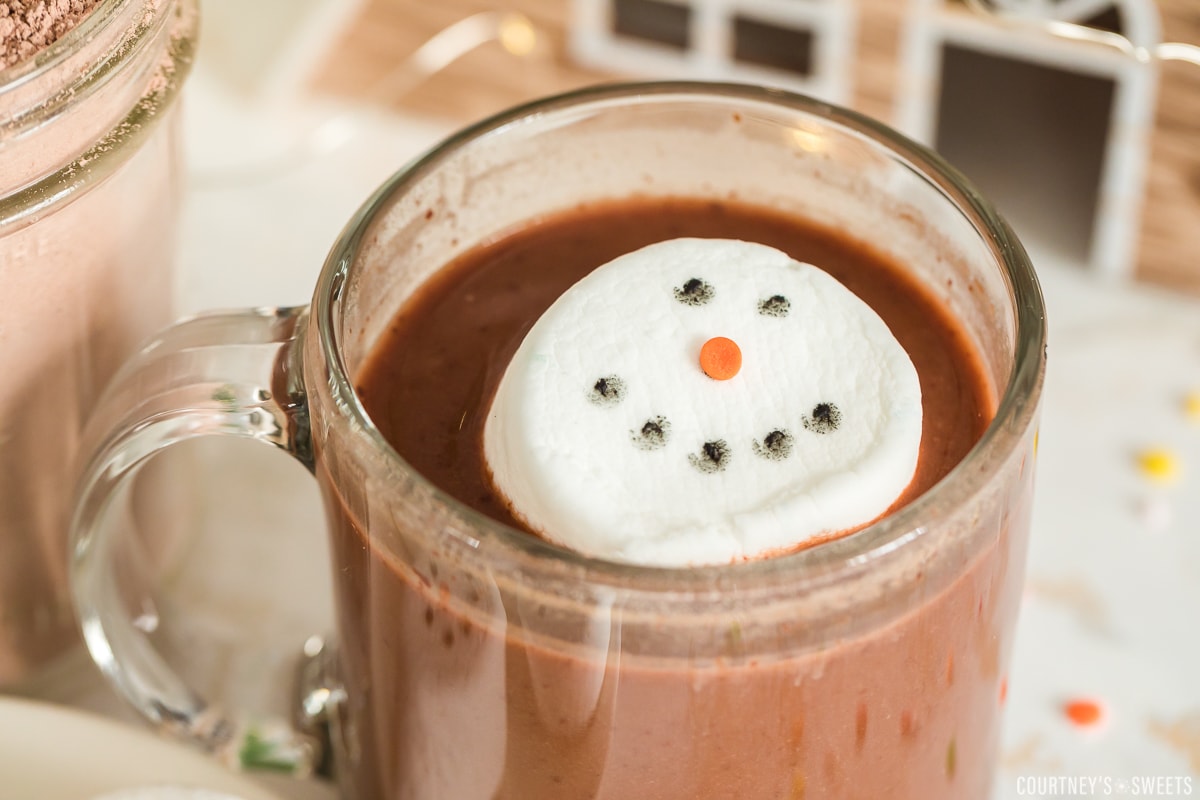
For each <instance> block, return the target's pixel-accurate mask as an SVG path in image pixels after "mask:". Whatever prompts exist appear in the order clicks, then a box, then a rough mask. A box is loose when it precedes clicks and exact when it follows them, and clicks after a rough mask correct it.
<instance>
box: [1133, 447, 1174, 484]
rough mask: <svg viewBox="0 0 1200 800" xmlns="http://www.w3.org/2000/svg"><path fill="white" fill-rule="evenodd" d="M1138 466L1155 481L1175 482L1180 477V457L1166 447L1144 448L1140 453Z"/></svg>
mask: <svg viewBox="0 0 1200 800" xmlns="http://www.w3.org/2000/svg"><path fill="white" fill-rule="evenodd" d="M1138 466H1139V467H1140V468H1141V470H1142V474H1143V475H1145V476H1146V477H1147V478H1149V479H1150V480H1152V481H1154V482H1155V483H1174V482H1175V480H1176V479H1178V477H1179V459H1178V458H1177V457H1176V455H1175V454H1174V453H1173V452H1172V451H1170V450H1167V449H1166V448H1162V447H1157V448H1151V449H1149V450H1143V451H1142V452H1141V453H1140V454H1138Z"/></svg>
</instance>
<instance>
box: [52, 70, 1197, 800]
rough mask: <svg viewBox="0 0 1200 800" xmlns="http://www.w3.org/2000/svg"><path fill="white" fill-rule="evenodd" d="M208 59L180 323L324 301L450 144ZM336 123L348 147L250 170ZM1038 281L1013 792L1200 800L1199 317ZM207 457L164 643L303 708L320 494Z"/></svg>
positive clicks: (238, 687)
mask: <svg viewBox="0 0 1200 800" xmlns="http://www.w3.org/2000/svg"><path fill="white" fill-rule="evenodd" d="M202 53H203V51H202ZM204 57H205V56H204V55H202V59H201V64H200V68H199V69H198V70H197V73H196V75H195V78H194V80H193V82H192V85H191V87H190V89H189V91H190V94H189V98H188V101H189V104H190V105H189V109H188V112H189V113H188V116H187V125H186V128H187V134H188V136H189V139H190V141H191V143H192V144H191V146H190V150H189V160H190V162H191V170H192V172H193V177H195V178H196V181H195V182H194V184H193V186H192V188H191V189H190V190H189V193H188V195H187V200H186V209H185V218H184V227H183V236H182V256H181V258H182V261H181V276H180V281H179V286H178V303H179V308H180V310H181V312H183V313H188V312H193V311H198V310H201V309H207V308H214V307H237V306H252V305H279V304H302V303H306V302H307V301H308V299H309V296H310V293H311V289H312V286H313V284H314V282H315V278H316V275H317V273H318V271H319V269H320V267H321V264H322V261H323V258H324V255H325V253H326V251H327V249H328V248H329V246H330V245H331V244H332V242H333V241H334V239H335V237H336V235H337V233H338V231H339V230H340V228H341V227H342V225H343V223H344V222H345V220H347V219H348V218H349V216H350V215H351V213H352V212H353V211H354V210H355V209H356V208H357V207H358V205H359V204H360V202H361V201H362V200H363V199H364V198H365V197H366V196H367V195H368V194H369V193H370V192H371V191H372V190H373V189H374V188H375V187H376V186H377V185H378V184H379V183H381V182H382V181H383V180H384V179H385V178H386V177H387V176H388V175H389V174H390V173H391V172H393V171H394V170H395V169H396V168H398V167H399V166H400V165H402V164H403V163H404V162H405V161H406V160H407V159H409V158H410V157H412V156H413V155H415V154H417V153H419V152H420V151H421V150H423V149H424V148H426V147H427V146H429V145H431V144H432V143H434V142H435V141H436V140H437V139H438V138H440V137H441V136H442V135H444V134H445V133H447V132H448V131H449V130H450V129H451V126H450V125H449V124H448V123H446V122H442V121H437V120H424V119H413V118H403V117H400V116H395V115H387V114H384V113H383V112H378V111H368V110H363V109H354V108H344V107H334V106H318V105H317V104H316V101H307V102H306V103H305V104H303V105H300V106H295V105H293V106H288V107H276V108H274V109H273V110H271V111H262V110H256V109H254V108H253V107H252V106H251V105H250V104H248V103H245V102H243V101H239V100H238V99H237V98H235V97H234V96H233V95H231V94H228V93H227V92H225V91H224V90H223V89H222V87H221V86H220V85H219V83H217V82H215V81H212V80H209V76H208V75H207V74H206V72H205V69H204ZM330 114H333V115H341V116H340V118H341V122H342V123H344V124H343V125H342V126H341V129H342V131H343V132H345V133H347V134H348V135H349V136H350V137H351V139H350V142H351V143H350V145H349V146H346V147H342V148H340V149H336V150H334V151H332V152H328V153H325V154H324V155H321V156H319V157H315V158H309V159H305V160H299V161H293V162H289V163H286V164H282V165H277V166H276V168H274V169H270V170H266V171H263V170H260V169H257V168H255V169H248V168H247V167H252V166H254V165H256V164H257V165H262V164H263V163H266V160H268V159H269V158H270V156H269V154H270V153H271V152H273V151H278V149H279V143H280V141H282V140H285V139H288V138H289V137H290V136H292V134H291V133H289V132H290V131H295V130H297V129H301V128H304V127H305V126H306V125H309V124H311V123H313V122H315V121H319V120H321V119H325V118H327V117H328V116H329V115H330ZM328 131H329V129H327V132H328ZM238 175H240V176H241V177H240V178H237V179H231V176H238ZM247 176H248V177H247ZM1197 223H1198V224H1200V220H1198V221H1197ZM1039 270H1040V274H1041V278H1042V281H1043V284H1044V289H1045V292H1046V295H1047V298H1048V305H1049V320H1050V369H1049V375H1048V379H1047V385H1046V394H1045V406H1044V412H1043V418H1042V419H1043V421H1042V429H1041V430H1042V433H1041V445H1040V457H1039V461H1038V478H1037V481H1038V486H1037V499H1036V502H1035V507H1034V523H1033V538H1032V546H1031V551H1030V556H1029V566H1028V576H1029V580H1028V589H1027V592H1026V597H1025V603H1024V607H1023V611H1022V617H1021V621H1020V628H1019V634H1018V637H1017V646H1016V653H1015V660H1014V663H1013V665H1012V669H1011V672H1010V683H1009V694H1008V701H1007V714H1006V723H1005V724H1006V729H1005V737H1004V747H1003V754H1002V761H1001V769H1000V771H999V774H998V776H997V790H996V793H995V796H996V798H997V799H998V800H1009V798H1016V797H1021V796H1030V792H1029V791H1027V790H1028V788H1029V785H1028V784H1025V783H1022V782H1020V781H1019V779H1022V778H1024V777H1027V776H1033V775H1040V776H1054V777H1060V778H1065V777H1073V776H1103V777H1108V778H1110V779H1111V787H1112V795H1111V796H1117V797H1120V796H1133V795H1132V792H1133V788H1132V784H1131V783H1129V781H1130V780H1131V779H1132V778H1134V777H1139V776H1143V777H1144V776H1154V777H1167V778H1170V777H1176V776H1178V777H1181V778H1182V777H1185V776H1186V777H1188V778H1190V780H1191V788H1192V792H1193V793H1195V794H1200V684H1198V676H1200V646H1198V645H1197V637H1196V635H1195V633H1194V628H1193V627H1192V626H1193V625H1194V624H1195V618H1196V616H1197V615H1198V614H1200V420H1195V419H1189V418H1188V417H1187V415H1186V414H1185V413H1184V398H1185V396H1186V395H1187V393H1188V392H1196V391H1200V302H1198V301H1197V300H1195V299H1186V298H1182V297H1179V296H1175V295H1172V294H1169V293H1167V292H1164V291H1161V290H1155V289H1151V288H1148V287H1144V286H1134V285H1116V284H1104V283H1100V282H1098V281H1097V280H1095V279H1093V278H1091V277H1090V276H1088V275H1085V274H1083V273H1082V272H1080V271H1077V270H1075V269H1072V268H1070V267H1069V266H1064V265H1056V264H1054V263H1051V261H1050V260H1049V259H1046V260H1044V261H1042V262H1041V263H1040V264H1039ZM1153 446H1157V447H1162V448H1166V449H1167V450H1168V451H1169V452H1170V453H1171V454H1173V455H1174V456H1175V457H1177V458H1178V459H1179V462H1180V464H1181V465H1182V470H1181V475H1180V478H1179V480H1178V481H1177V482H1176V483H1175V484H1174V485H1171V486H1161V485H1158V484H1156V483H1155V482H1153V481H1151V480H1149V479H1148V478H1147V476H1145V475H1144V474H1143V473H1142V472H1141V471H1140V469H1139V467H1138V462H1137V454H1138V453H1139V452H1141V451H1142V450H1143V449H1145V448H1148V447H1153ZM185 460H187V461H190V462H192V463H191V465H190V466H185V467H184V468H186V469H194V470H195V472H194V473H193V474H195V475H198V476H202V477H200V478H199V479H198V480H197V481H196V484H195V485H196V486H197V487H198V490H199V493H200V497H199V500H198V504H197V508H198V509H199V516H198V517H197V522H198V524H199V526H200V527H201V528H202V529H203V530H202V535H200V536H198V537H197V538H196V539H195V542H194V544H193V545H192V547H193V549H192V550H191V551H189V553H188V559H187V564H188V565H187V568H186V569H184V570H181V571H180V572H179V573H178V574H177V575H175V576H174V577H173V579H172V581H173V582H172V585H171V590H170V593H169V599H168V600H167V601H166V602H165V604H164V608H163V609H162V612H163V614H162V616H163V620H164V625H176V626H177V628H176V630H177V631H179V632H180V634H181V638H184V639H186V640H188V641H191V642H194V643H195V644H194V647H193V649H192V650H189V655H190V657H191V660H192V662H193V667H194V669H195V670H196V671H197V672H198V673H200V672H207V673H209V674H210V675H211V676H212V680H211V688H212V690H213V691H214V692H215V693H216V695H217V696H218V697H219V698H221V699H222V700H223V701H224V702H226V703H228V704H230V705H245V704H253V705H256V706H258V707H261V708H265V709H268V710H269V709H272V708H275V709H278V708H281V707H282V706H283V703H284V700H285V694H286V692H285V690H284V686H285V685H286V684H287V683H288V682H289V681H290V679H291V672H290V670H291V667H292V660H293V658H294V656H295V655H296V652H297V650H298V647H299V644H300V642H302V641H303V639H304V637H305V636H306V635H307V634H308V633H310V632H325V631H328V630H329V629H330V627H331V610H330V605H329V594H328V587H329V579H328V575H327V560H326V554H325V545H324V541H323V531H322V519H323V518H322V514H321V512H320V504H319V500H318V498H317V496H316V490H315V486H314V485H313V484H312V482H311V480H310V478H309V477H308V475H307V474H306V473H305V472H304V471H303V470H302V469H300V468H299V467H298V466H296V465H294V464H290V463H289V462H288V459H287V458H286V457H285V456H282V455H280V454H277V453H274V452H271V451H269V450H268V449H267V448H260V447H258V446H255V445H250V444H245V443H235V444H233V445H227V444H225V443H212V444H211V445H209V444H208V443H206V444H205V445H204V446H202V447H201V446H197V447H195V448H193V450H192V452H189V453H187V454H185ZM216 465H220V469H215V468H214V467H215V466H216ZM179 608H187V609H188V613H186V614H177V613H176V610H177V609H179ZM196 609H199V610H196ZM76 666H77V667H78V665H76ZM43 694H44V696H47V697H49V698H51V699H54V700H57V701H59V702H66V703H70V704H73V705H77V706H81V707H84V708H90V709H94V710H98V711H101V712H103V713H106V714H109V715H113V716H117V717H121V718H126V719H132V715H131V713H130V712H129V711H128V710H126V709H124V708H122V707H121V705H120V704H119V703H118V702H117V701H116V700H115V699H114V698H113V697H112V695H111V694H110V693H109V692H108V690H107V688H106V687H104V686H102V685H101V683H100V681H99V679H98V677H97V676H96V675H95V674H94V673H93V672H92V671H91V670H90V669H83V668H76V669H68V670H65V671H64V673H63V675H61V676H56V677H55V680H53V681H51V682H49V683H48V684H47V685H46V687H45V689H44V691H43ZM263 695H266V696H268V701H266V702H262V701H256V698H260V697H261V696H263ZM1076 698H1092V699H1095V700H1098V701H1100V702H1101V704H1102V705H1103V706H1104V707H1105V712H1106V713H1105V721H1104V722H1103V724H1101V725H1099V726H1093V727H1089V728H1083V727H1079V726H1077V725H1075V724H1073V723H1071V722H1070V720H1068V719H1067V717H1066V715H1065V714H1064V713H1063V706H1064V703H1066V702H1068V701H1070V700H1072V699H1076ZM264 780H265V781H266V782H267V784H268V785H269V786H272V787H274V788H276V789H277V790H279V791H280V793H281V794H282V795H283V796H287V797H292V798H297V799H298V800H306V799H311V800H328V799H329V798H332V797H333V796H334V795H333V791H332V789H331V788H330V787H329V786H327V785H323V784H319V783H307V784H293V783H289V782H282V781H281V780H280V779H271V778H268V779H264ZM1122 782H1125V783H1122ZM1160 786H1161V785H1160ZM1100 793H1101V791H1099V790H1098V791H1097V794H1100ZM1160 795H1161V792H1160ZM1034 796H1039V795H1034ZM1040 796H1055V795H1052V794H1042V795H1040ZM1063 796H1067V795H1065V794H1064V795H1063Z"/></svg>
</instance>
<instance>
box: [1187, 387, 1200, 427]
mask: <svg viewBox="0 0 1200 800" xmlns="http://www.w3.org/2000/svg"><path fill="white" fill-rule="evenodd" d="M1183 413H1184V414H1185V415H1186V416H1187V418H1188V419H1190V420H1191V421H1192V422H1196V423H1200V389H1197V390H1196V391H1194V392H1188V393H1187V396H1185V397H1184V398H1183Z"/></svg>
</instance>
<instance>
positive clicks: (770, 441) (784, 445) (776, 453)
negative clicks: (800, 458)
mask: <svg viewBox="0 0 1200 800" xmlns="http://www.w3.org/2000/svg"><path fill="white" fill-rule="evenodd" d="M792 443H793V439H792V435H791V434H790V433H788V432H787V431H783V430H775V431H771V432H770V433H768V434H767V435H766V436H764V437H763V440H762V441H761V442H755V443H754V452H755V453H758V454H759V455H760V456H762V457H763V458H769V459H770V460H772V461H782V460H783V459H785V458H787V457H788V456H790V455H791V454H792Z"/></svg>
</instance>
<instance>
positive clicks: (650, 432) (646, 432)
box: [629, 417, 671, 450]
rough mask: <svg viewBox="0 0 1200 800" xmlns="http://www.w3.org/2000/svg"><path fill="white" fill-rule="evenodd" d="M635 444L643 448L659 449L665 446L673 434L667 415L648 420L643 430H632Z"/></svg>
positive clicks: (631, 434)
mask: <svg viewBox="0 0 1200 800" xmlns="http://www.w3.org/2000/svg"><path fill="white" fill-rule="evenodd" d="M629 433H630V436H631V438H632V439H633V444H634V446H636V447H638V448H640V449H642V450H658V449H659V448H661V447H665V446H666V444H667V439H669V438H670V435H671V423H670V422H669V421H668V420H667V418H666V417H652V418H651V419H648V420H646V422H645V424H644V425H642V427H641V430H637V431H630V432H629Z"/></svg>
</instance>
